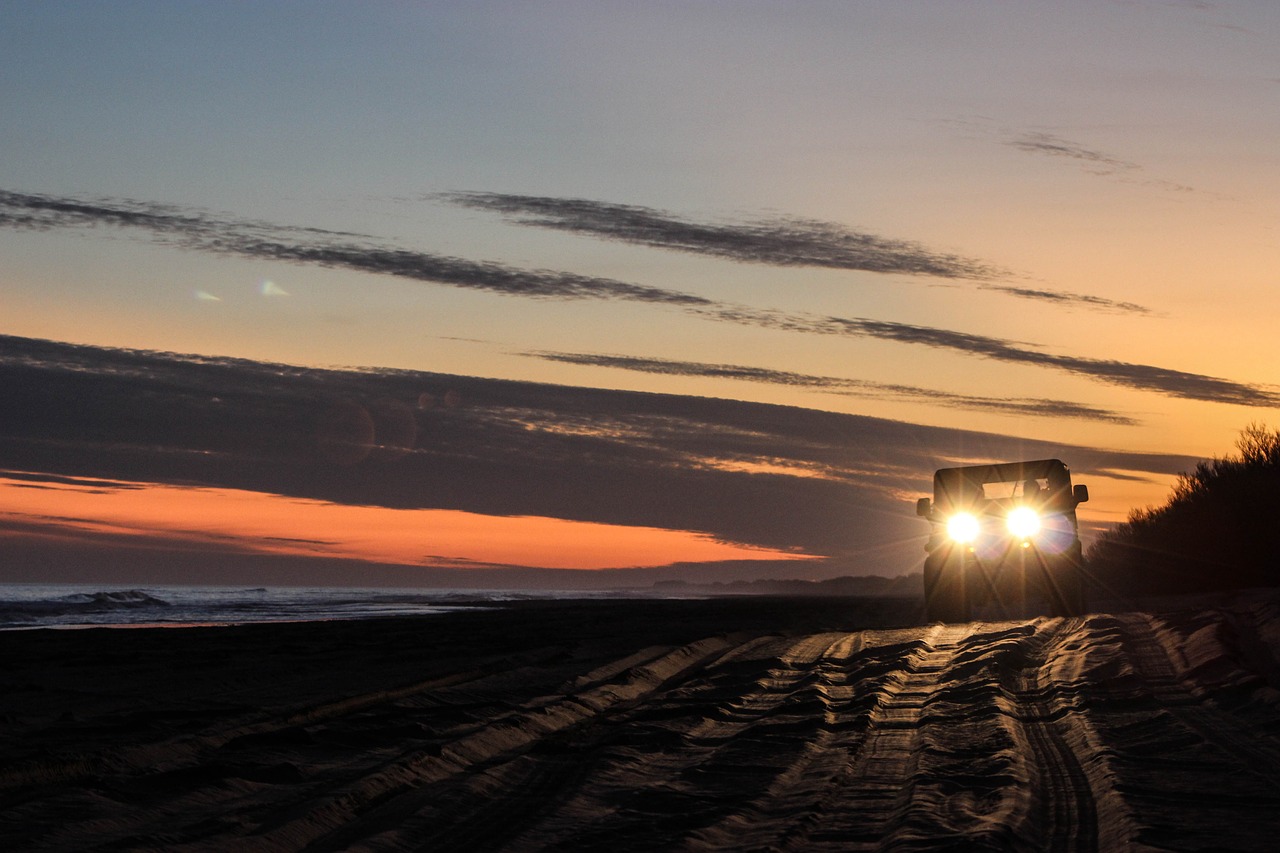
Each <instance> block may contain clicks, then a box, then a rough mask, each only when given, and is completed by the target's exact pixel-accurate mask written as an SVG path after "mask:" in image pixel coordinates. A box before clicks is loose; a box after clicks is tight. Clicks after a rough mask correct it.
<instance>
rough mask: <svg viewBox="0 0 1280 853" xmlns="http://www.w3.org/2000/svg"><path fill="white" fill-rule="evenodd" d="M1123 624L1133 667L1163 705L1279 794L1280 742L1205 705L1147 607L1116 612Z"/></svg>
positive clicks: (1258, 780) (1176, 717) (1190, 728)
mask: <svg viewBox="0 0 1280 853" xmlns="http://www.w3.org/2000/svg"><path fill="white" fill-rule="evenodd" d="M1116 618H1117V619H1118V620H1119V621H1120V622H1121V623H1122V624H1123V625H1124V626H1125V631H1124V637H1125V645H1126V647H1127V648H1128V650H1129V652H1130V659H1131V660H1132V662H1133V666H1134V669H1135V671H1136V672H1137V673H1138V674H1139V675H1140V676H1141V677H1142V679H1143V680H1144V681H1145V682H1146V684H1147V685H1148V687H1149V689H1150V691H1151V695H1152V696H1153V697H1154V698H1155V699H1156V700H1157V702H1158V703H1159V705H1160V707H1161V708H1163V709H1164V710H1165V711H1167V712H1168V713H1169V714H1170V715H1172V716H1173V718H1174V719H1176V720H1177V721H1178V722H1179V723H1180V724H1181V725H1182V726H1184V727H1185V728H1187V729H1189V730H1190V731H1192V732H1193V733H1194V734H1195V735H1196V736H1197V737H1199V738H1201V739H1203V741H1204V742H1205V743H1206V744H1210V745H1212V746H1213V747H1216V748H1217V749H1219V750H1221V751H1222V752H1224V753H1226V754H1227V755H1228V756H1229V757H1230V758H1231V759H1232V760H1234V761H1235V762H1236V763H1238V764H1239V765H1240V766H1241V767H1242V768H1243V769H1244V770H1245V771H1247V772H1249V773H1250V774H1252V775H1253V776H1254V777H1256V778H1255V779H1254V782H1255V784H1261V785H1263V786H1265V787H1266V788H1268V789H1270V791H1271V793H1272V794H1273V795H1275V794H1280V776H1278V775H1277V772H1276V768H1280V747H1277V746H1276V745H1275V744H1274V743H1273V742H1271V741H1270V739H1268V738H1263V737H1259V736H1258V734H1257V733H1256V732H1248V731H1246V730H1244V729H1242V728H1241V725H1240V722H1241V721H1240V720H1239V719H1237V718H1235V717H1233V716H1231V715H1229V714H1225V713H1223V712H1221V711H1218V710H1217V709H1215V708H1213V707H1211V706H1209V705H1206V704H1205V701H1204V699H1203V698H1202V695H1201V694H1202V691H1201V690H1199V689H1198V687H1197V686H1196V685H1195V684H1194V681H1192V680H1190V679H1189V678H1187V677H1184V675H1183V674H1182V673H1181V672H1180V671H1179V669H1180V667H1179V666H1178V664H1177V662H1176V658H1177V657H1178V654H1177V652H1176V651H1175V650H1174V649H1171V648H1170V646H1169V644H1168V642H1167V641H1166V640H1165V639H1164V633H1165V630H1164V629H1165V625H1164V623H1163V620H1161V619H1160V617H1158V616H1153V615H1151V614H1149V613H1128V614H1123V615H1118V616H1117V617H1116Z"/></svg>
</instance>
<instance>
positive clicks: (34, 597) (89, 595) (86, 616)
mask: <svg viewBox="0 0 1280 853" xmlns="http://www.w3.org/2000/svg"><path fill="white" fill-rule="evenodd" d="M598 595H599V594H592V593H580V592H574V593H567V592H525V591H495V590H456V589H450V590H430V589H426V590H424V589H336V588H289V587H255V588H251V589H250V588H244V587H218V586H200V587H195V586H147V587H137V588H129V587H123V586H122V587H106V586H88V585H83V586H80V585H64V584H0V630H18V629H30V628H94V627H118V628H129V627H153V626H167V627H183V626H191V625H239V624H244V623H248V622H316V621H326V620H333V619H374V618H381V617H389V616H421V615H431V614H441V613H448V612H450V611H454V610H459V609H463V608H468V609H474V608H476V607H485V606H491V607H496V606H501V603H502V602H504V601H514V600H519V599H531V598H563V597H574V598H584V597H587V598H590V597H597V596H598Z"/></svg>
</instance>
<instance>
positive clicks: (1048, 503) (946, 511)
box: [916, 459, 1089, 622]
mask: <svg viewBox="0 0 1280 853" xmlns="http://www.w3.org/2000/svg"><path fill="white" fill-rule="evenodd" d="M1087 500H1089V489H1088V487H1087V486H1083V485H1077V486H1074V487H1073V486H1072V485H1071V471H1070V470H1069V469H1068V468H1067V466H1066V465H1064V464H1063V463H1062V462H1061V461H1059V460H1057V459H1038V460H1035V461H1031V462H1006V463H1003V464H998V465H974V466H971V467H966V468H943V469H940V470H939V471H937V472H936V473H935V474H934V475H933V500H932V501H931V500H930V499H929V498H920V500H918V501H916V515H919V516H921V517H922V518H926V519H928V521H929V524H930V525H931V531H930V536H929V541H928V543H927V544H926V545H925V550H926V551H928V556H927V557H926V558H925V561H924V599H925V613H926V614H927V616H928V618H929V619H930V620H938V621H942V622H965V621H968V620H969V618H970V615H971V613H972V612H973V610H974V609H975V608H981V607H984V606H986V605H989V604H992V603H994V604H995V605H997V606H998V608H999V609H1000V610H1001V611H1008V610H1010V609H1012V607H1013V606H1014V605H1022V606H1025V604H1026V603H1027V602H1032V601H1037V600H1038V601H1040V602H1042V605H1043V606H1044V607H1046V608H1047V609H1048V610H1049V612H1050V614H1052V615H1054V616H1075V615H1078V614H1080V613H1082V612H1083V611H1084V570H1083V563H1084V559H1083V557H1082V555H1081V550H1080V533H1079V526H1078V524H1077V523H1076V506H1078V505H1079V504H1082V503H1084V502H1085V501H1087Z"/></svg>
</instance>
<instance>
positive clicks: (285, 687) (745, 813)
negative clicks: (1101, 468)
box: [0, 593, 1280, 851]
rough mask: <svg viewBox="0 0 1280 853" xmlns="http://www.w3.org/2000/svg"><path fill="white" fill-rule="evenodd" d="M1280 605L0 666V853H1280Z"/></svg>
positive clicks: (279, 634)
mask: <svg viewBox="0 0 1280 853" xmlns="http://www.w3.org/2000/svg"><path fill="white" fill-rule="evenodd" d="M1278 832H1280V595H1277V594H1257V593H1255V594H1251V595H1241V596H1236V597H1234V598H1233V599H1231V600H1228V601H1225V602H1223V603H1219V604H1217V605H1215V606H1212V607H1209V606H1202V607H1198V608H1196V607H1191V608H1187V609H1179V610H1173V611H1170V612H1163V613H1151V612H1137V611H1122V612H1111V613H1099V614H1094V615H1090V616H1087V617H1084V618H1082V619H1067V620H1063V619H1020V620H1014V621H1001V622H975V623H970V624H965V625H954V626H942V625H923V624H920V614H919V603H918V602H917V601H912V600H901V601H900V600H874V599H818V600H805V599H764V598H747V599H727V600H711V601H581V602H520V603H517V604H514V605H512V606H511V607H509V608H504V609H501V610H475V611H466V612H460V613H453V614H446V615H441V616H431V617H421V618H413V619H389V620H371V621H362V622H333V623H307V624H286V625H247V626H241V627H233V628H185V629H160V628H148V629H132V630H109V629H95V630H84V631H28V632H10V633H5V634H0V849H5V850H28V849H30V850H77V851H79V850H347V849H362V850H423V849H429V850H600V849H608V850H667V849H685V850H755V849H759V850H942V849H979V850H981V849H989V850H1064V851H1074V850H1107V851H1111V850H1127V849H1128V850H1149V849H1164V850H1199V849H1205V848H1217V849H1234V850H1272V849H1274V847H1275V839H1276V835H1277V833H1278Z"/></svg>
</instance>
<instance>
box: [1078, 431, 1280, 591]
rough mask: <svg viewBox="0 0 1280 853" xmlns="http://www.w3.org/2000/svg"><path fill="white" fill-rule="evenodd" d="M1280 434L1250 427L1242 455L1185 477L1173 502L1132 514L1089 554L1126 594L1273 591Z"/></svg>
mask: <svg viewBox="0 0 1280 853" xmlns="http://www.w3.org/2000/svg"><path fill="white" fill-rule="evenodd" d="M1278 504H1280V430H1275V429H1270V428H1268V427H1266V426H1265V425H1263V424H1258V423H1254V424H1250V425H1249V426H1247V427H1246V428H1245V429H1243V430H1242V431H1241V433H1240V437H1239V438H1238V439H1237V441H1236V452H1235V453H1232V454H1228V455H1226V456H1223V457H1220V458H1219V457H1215V458H1213V459H1211V460H1207V461H1204V462H1201V463H1199V464H1198V465H1196V467H1195V470H1193V471H1191V472H1189V473H1183V474H1181V475H1179V477H1178V480H1177V482H1176V483H1175V484H1174V487H1173V491H1172V493H1171V495H1170V496H1169V499H1168V501H1167V502H1166V503H1165V504H1164V505H1163V506H1159V507H1147V508H1145V509H1139V510H1134V511H1133V512H1132V513H1130V515H1129V519H1128V521H1126V522H1125V523H1124V524H1121V525H1118V526H1117V527H1115V528H1114V529H1113V530H1111V531H1109V532H1108V533H1107V534H1105V535H1103V536H1102V537H1101V538H1100V539H1099V540H1098V542H1096V543H1095V544H1094V546H1093V548H1091V549H1090V551H1089V561H1090V566H1091V574H1092V575H1093V577H1094V578H1095V579H1096V580H1097V581H1098V582H1099V583H1100V584H1101V585H1102V586H1104V587H1109V588H1112V589H1114V590H1116V591H1120V592H1125V593H1161V592H1199V591H1207V590H1216V589H1233V588H1242V587H1251V586H1272V585H1275V584H1276V582H1277V579H1278V578H1280V573H1278V570H1280V538H1278V537H1277V526H1278V524H1277V523H1278V522H1280V513H1278V512H1277V509H1278Z"/></svg>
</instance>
